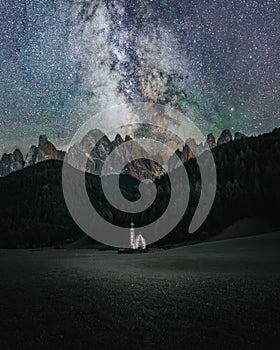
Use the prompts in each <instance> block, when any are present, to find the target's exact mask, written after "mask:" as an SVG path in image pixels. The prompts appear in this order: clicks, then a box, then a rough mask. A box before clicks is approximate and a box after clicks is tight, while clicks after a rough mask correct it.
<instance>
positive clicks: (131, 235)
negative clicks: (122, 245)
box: [130, 221, 135, 249]
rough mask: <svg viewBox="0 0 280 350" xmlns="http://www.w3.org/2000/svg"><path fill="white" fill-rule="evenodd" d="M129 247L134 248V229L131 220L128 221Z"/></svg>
mask: <svg viewBox="0 0 280 350" xmlns="http://www.w3.org/2000/svg"><path fill="white" fill-rule="evenodd" d="M130 248H131V249H135V230H134V223H133V221H131V223H130Z"/></svg>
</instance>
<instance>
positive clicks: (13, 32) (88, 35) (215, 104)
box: [0, 0, 280, 153]
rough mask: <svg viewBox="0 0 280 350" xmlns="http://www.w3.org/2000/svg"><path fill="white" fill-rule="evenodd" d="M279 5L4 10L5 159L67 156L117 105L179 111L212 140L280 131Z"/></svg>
mask: <svg viewBox="0 0 280 350" xmlns="http://www.w3.org/2000/svg"><path fill="white" fill-rule="evenodd" d="M279 62H280V1H279V0H274V1H273V0H255V1H253V0H252V1H250V0H246V1H245V0H244V1H241V0H234V1H233V0H232V1H221V0H211V1H208V0H207V1H204V0H199V1H198V0H197V1H189V0H188V1H175V0H142V1H139V0H130V1H128V0H123V1H122V0H115V1H109V0H100V1H98V0H92V1H90V0H87V1H86V0H79V1H78V0H14V1H10V0H1V1H0V126H1V127H0V139H1V145H0V147H1V148H0V153H2V152H3V151H12V150H13V148H14V147H16V146H18V147H21V148H22V149H24V150H26V149H27V147H29V146H30V144H32V143H37V138H38V135H39V134H47V135H48V136H49V138H50V139H51V140H52V141H54V142H55V144H57V145H59V146H60V147H63V146H64V145H66V144H67V142H69V140H70V139H71V136H73V134H74V132H75V131H76V129H77V128H78V127H80V126H81V124H82V123H83V122H84V121H86V120H87V119H88V118H90V117H91V116H92V115H93V114H95V113H96V112H98V111H101V110H102V109H104V108H108V107H110V106H113V105H115V104H117V103H127V104H129V103H130V101H132V100H133V101H149V102H157V103H163V104H170V105H172V106H173V107H174V108H178V109H179V110H180V111H181V112H182V113H184V114H185V115H187V116H188V117H189V118H191V119H192V120H193V121H194V122H195V123H196V124H197V125H198V126H199V127H200V128H201V130H202V131H203V132H204V133H206V134H207V133H209V132H214V133H215V134H216V135H217V134H218V132H220V131H221V129H223V128H230V129H232V131H233V132H234V131H241V132H244V133H246V134H247V135H252V134H260V133H263V132H266V131H270V130H271V129H273V128H274V127H277V126H280V112H279V111H280V99H279V91H280V90H279V89H280V63H279Z"/></svg>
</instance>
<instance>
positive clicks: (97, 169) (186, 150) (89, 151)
mask: <svg viewBox="0 0 280 350" xmlns="http://www.w3.org/2000/svg"><path fill="white" fill-rule="evenodd" d="M242 138H245V135H244V134H242V133H239V132H236V133H235V135H234V139H235V140H237V139H242ZM232 140H233V137H232V134H231V132H230V130H228V129H226V130H223V131H222V133H221V135H220V137H219V138H218V140H217V142H216V139H215V136H214V135H213V134H212V133H211V134H209V135H208V136H207V139H206V142H205V144H203V143H200V144H196V142H195V140H194V139H188V140H186V142H185V145H184V147H183V149H182V150H179V149H178V150H177V151H176V152H175V154H174V156H172V157H171V158H170V159H169V160H168V161H167V163H166V164H165V166H164V168H163V167H162V166H160V165H159V164H157V163H156V162H155V161H153V160H150V159H149V155H148V153H147V151H146V150H145V149H144V148H142V147H141V146H140V145H139V143H137V141H133V140H132V139H131V137H130V136H128V135H127V136H126V137H125V139H123V138H122V137H121V135H119V134H117V135H116V136H115V138H114V140H113V141H110V140H109V138H108V137H107V136H106V135H104V134H103V133H102V132H101V131H100V130H97V129H94V130H91V131H90V132H89V133H88V134H87V135H86V136H85V137H84V138H83V139H82V141H81V142H80V143H78V144H74V145H73V146H71V147H70V148H69V150H68V152H64V151H60V150H58V149H57V148H56V147H55V146H54V145H53V144H52V143H51V142H50V141H49V140H48V138H47V136H46V135H40V136H39V142H38V146H35V145H32V146H31V147H30V149H29V151H28V153H27V155H26V156H25V157H24V156H23V154H22V152H21V151H20V150H19V149H16V150H15V151H14V152H13V153H9V154H7V153H5V154H3V156H2V158H1V159H0V177H3V176H7V175H9V174H10V173H12V172H14V171H17V170H21V169H23V168H25V167H28V166H32V165H34V164H37V163H40V162H43V161H46V160H51V159H52V160H61V161H62V160H64V158H65V156H67V162H68V163H69V164H71V165H72V166H73V167H75V168H77V169H80V170H83V169H85V171H86V172H88V173H90V174H94V175H99V176H100V175H101V171H102V167H103V164H104V162H105V160H106V158H107V157H108V155H109V154H110V153H111V152H112V151H114V152H115V157H114V162H117V163H122V162H123V161H124V159H125V153H124V152H123V151H122V152H120V151H119V148H118V147H119V146H120V145H122V144H125V143H126V142H128V141H132V142H130V143H129V144H126V148H125V152H129V153H130V154H132V153H133V154H134V155H136V157H134V158H136V160H133V161H132V162H131V163H129V164H128V165H127V166H125V168H124V169H123V171H122V172H123V173H124V174H129V175H131V176H133V177H135V178H137V179H139V180H143V179H153V178H155V177H157V176H160V175H162V174H163V173H164V172H165V171H166V170H167V169H168V170H171V169H174V168H175V167H176V166H178V158H179V159H180V160H181V161H182V162H183V163H184V162H186V161H187V160H188V159H190V158H193V157H194V156H197V155H199V154H201V153H202V152H203V151H205V149H206V145H207V144H208V146H209V147H210V149H213V148H215V147H217V146H219V145H222V144H225V143H228V142H230V141H232ZM94 145H95V146H94ZM93 146H94V147H93ZM175 155H176V156H177V157H178V158H177V157H176V156H175ZM113 168H114V164H111V167H110V169H109V173H113V170H112V169H113ZM110 171H111V172H110Z"/></svg>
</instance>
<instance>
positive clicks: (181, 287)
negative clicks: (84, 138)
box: [0, 232, 280, 350]
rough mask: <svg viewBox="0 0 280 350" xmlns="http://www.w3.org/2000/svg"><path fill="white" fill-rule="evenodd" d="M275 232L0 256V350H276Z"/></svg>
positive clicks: (279, 285) (279, 332) (279, 322)
mask: <svg viewBox="0 0 280 350" xmlns="http://www.w3.org/2000/svg"><path fill="white" fill-rule="evenodd" d="M279 253H280V233H279V232H276V233H271V234H266V235H260V236H252V237H244V238H237V239H232V240H227V241H218V242H208V243H203V244H198V245H193V246H186V247H181V248H176V249H171V250H160V251H152V252H150V253H148V254H138V255H135V254H134V255H119V254H117V253H116V252H114V251H107V252H106V251H105V252H100V251H96V250H89V249H88V250H87V249H83V250H54V249H46V250H44V251H34V252H31V251H28V250H10V251H9V250H2V251H0V286H1V289H0V349H1V350H2V349H3V350H4V349H117V348H119V349H209V348H214V349H265V348H266V349H279V347H280V300H279V296H280V254H279Z"/></svg>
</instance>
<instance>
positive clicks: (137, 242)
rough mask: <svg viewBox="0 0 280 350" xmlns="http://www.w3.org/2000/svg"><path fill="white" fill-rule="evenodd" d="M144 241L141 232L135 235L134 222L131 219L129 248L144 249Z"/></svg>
mask: <svg viewBox="0 0 280 350" xmlns="http://www.w3.org/2000/svg"><path fill="white" fill-rule="evenodd" d="M146 248H147V246H146V241H145V239H144V237H143V236H142V235H141V232H140V233H139V235H137V236H135V229H134V223H133V222H132V221H131V223H130V249H133V250H142V251H143V250H146Z"/></svg>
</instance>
